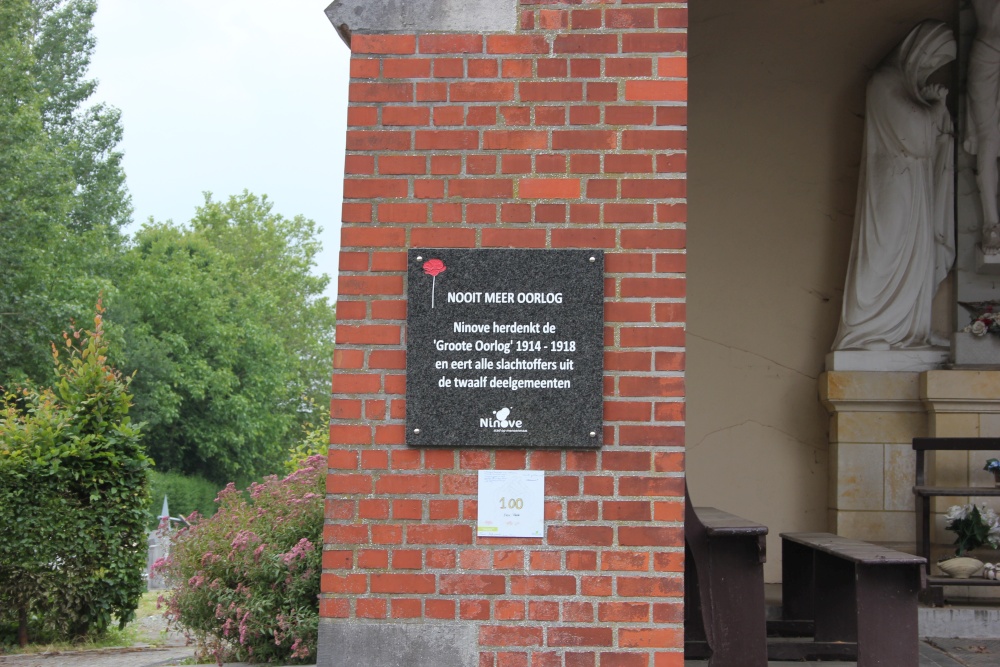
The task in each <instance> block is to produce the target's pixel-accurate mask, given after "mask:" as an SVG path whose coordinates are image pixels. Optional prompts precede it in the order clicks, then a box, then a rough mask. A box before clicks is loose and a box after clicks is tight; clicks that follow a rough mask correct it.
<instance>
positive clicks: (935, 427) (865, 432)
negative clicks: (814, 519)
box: [820, 370, 1000, 597]
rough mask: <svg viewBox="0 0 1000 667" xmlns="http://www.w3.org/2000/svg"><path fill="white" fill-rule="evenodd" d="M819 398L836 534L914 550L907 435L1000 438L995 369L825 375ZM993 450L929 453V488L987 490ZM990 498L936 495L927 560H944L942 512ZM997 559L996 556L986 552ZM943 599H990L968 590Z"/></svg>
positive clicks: (948, 538) (947, 537) (999, 381)
mask: <svg viewBox="0 0 1000 667" xmlns="http://www.w3.org/2000/svg"><path fill="white" fill-rule="evenodd" d="M820 397H821V398H822V400H823V404H824V405H825V406H826V408H827V409H828V410H829V411H830V485H829V488H830V493H829V527H830V530H831V531H833V532H836V533H837V534H839V535H844V536H846V537H853V538H857V539H862V540H867V541H871V542H878V543H882V544H887V545H891V546H895V547H897V548H900V549H902V550H904V551H911V552H912V550H913V548H914V540H915V517H914V500H913V492H912V487H913V476H914V454H913V450H912V448H911V442H912V440H913V438H915V437H921V436H929V437H998V436H1000V371H998V370H930V371H924V372H872V371H829V372H827V373H824V374H823V375H822V376H820ZM992 457H1000V452H934V453H931V454H930V456H929V466H930V467H929V475H928V476H929V479H928V482H929V483H930V484H933V485H937V486H992V485H993V477H992V475H991V474H990V473H988V472H986V471H984V470H983V469H982V468H983V465H984V463H985V461H986V459H988V458H992ZM968 502H975V503H986V504H988V505H990V506H992V507H993V509H995V510H1000V504H998V503H997V502H996V499H995V498H976V497H972V498H969V497H956V498H936V499H934V504H933V505H932V511H933V512H934V519H933V529H932V539H933V542H934V544H935V546H934V548H933V554H932V557H933V558H934V559H937V558H939V557H943V556H945V555H948V554H949V553H950V551H951V546H950V545H951V543H952V542H953V541H954V535H953V534H952V533H949V532H947V531H946V530H945V529H944V513H945V512H947V510H948V507H950V506H951V505H956V504H964V503H968ZM991 555H992V556H993V559H994V560H996V559H997V558H1000V554H997V553H996V552H990V553H988V554H986V557H987V558H989V557H990V556H991ZM951 592H952V594H958V595H966V594H967V595H968V596H973V597H993V596H994V594H993V593H992V592H991V591H982V590H979V589H976V588H974V587H970V588H969V589H967V590H964V591H955V590H952V591H951Z"/></svg>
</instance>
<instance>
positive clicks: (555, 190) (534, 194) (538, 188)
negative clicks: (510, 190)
mask: <svg viewBox="0 0 1000 667" xmlns="http://www.w3.org/2000/svg"><path fill="white" fill-rule="evenodd" d="M518 195H519V196H521V197H526V198H529V199H576V198H578V197H579V196H580V181H579V180H577V179H573V178H522V179H521V180H520V181H519V183H518Z"/></svg>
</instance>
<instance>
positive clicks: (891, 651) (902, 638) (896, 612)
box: [857, 565, 920, 667]
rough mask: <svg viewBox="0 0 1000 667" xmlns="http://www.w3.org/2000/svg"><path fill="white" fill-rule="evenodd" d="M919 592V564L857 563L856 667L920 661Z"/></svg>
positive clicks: (907, 666) (896, 665) (902, 665)
mask: <svg viewBox="0 0 1000 667" xmlns="http://www.w3.org/2000/svg"><path fill="white" fill-rule="evenodd" d="M919 592H920V570H919V566H916V565H915V566H910V567H906V566H895V567H884V566H865V565H858V566H857V598H858V611H857V614H858V615H857V627H858V667H876V666H877V667H912V666H913V665H916V664H918V663H919V662H920V659H919V637H918V630H917V594H918V593H919Z"/></svg>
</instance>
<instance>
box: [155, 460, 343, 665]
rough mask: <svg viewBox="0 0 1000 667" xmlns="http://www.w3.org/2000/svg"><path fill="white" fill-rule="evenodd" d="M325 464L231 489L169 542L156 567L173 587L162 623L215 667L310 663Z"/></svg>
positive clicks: (309, 465) (313, 651)
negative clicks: (213, 508)
mask: <svg viewBox="0 0 1000 667" xmlns="http://www.w3.org/2000/svg"><path fill="white" fill-rule="evenodd" d="M325 478H326V457H325V456H312V457H309V458H308V459H306V460H305V461H303V462H302V464H301V467H300V468H299V469H298V470H296V471H295V472H293V473H292V474H290V475H289V476H288V477H285V478H284V479H278V478H277V477H276V476H271V477H268V478H267V479H265V480H264V482H263V483H261V484H253V485H251V487H250V489H249V499H248V498H247V494H245V493H242V492H240V491H238V490H237V489H236V487H235V486H234V485H233V484H230V485H229V486H227V487H226V488H225V489H223V490H222V491H221V492H220V493H219V497H218V498H217V502H218V504H219V509H218V510H217V511H216V513H215V515H213V516H212V517H210V518H207V519H199V518H198V517H195V518H194V520H192V524H193V525H192V527H190V528H186V529H184V530H181V531H180V532H179V533H177V534H176V535H175V536H174V538H173V539H174V544H173V546H172V548H171V552H170V557H169V558H167V559H166V560H165V561H163V562H162V563H159V564H158V565H157V567H158V568H160V569H161V570H162V571H163V572H164V573H165V575H166V577H167V581H168V583H169V585H170V588H171V589H172V590H171V592H170V594H169V595H168V596H167V597H166V598H165V599H164V602H165V603H166V606H167V611H166V616H167V618H168V619H170V621H171V622H172V623H174V624H176V625H179V626H180V627H181V628H183V629H184V630H185V632H187V633H188V635H189V636H190V637H191V638H193V639H194V640H196V641H197V642H198V644H199V646H200V647H201V652H202V653H203V654H204V655H205V656H208V655H211V656H212V657H214V658H215V659H216V661H217V662H218V663H219V664H222V662H223V661H233V662H236V661H238V662H276V663H279V664H294V663H312V662H315V661H316V634H317V628H318V624H319V578H320V570H321V564H320V561H321V556H322V550H323V539H322V535H323V493H324V484H325Z"/></svg>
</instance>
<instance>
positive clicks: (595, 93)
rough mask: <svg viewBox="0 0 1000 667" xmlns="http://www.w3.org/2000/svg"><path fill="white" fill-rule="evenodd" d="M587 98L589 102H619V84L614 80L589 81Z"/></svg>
mask: <svg viewBox="0 0 1000 667" xmlns="http://www.w3.org/2000/svg"><path fill="white" fill-rule="evenodd" d="M586 99H587V101H588V102H617V101H618V84H617V83H614V82H611V83H609V82H597V81H589V82H588V83H587V93H586Z"/></svg>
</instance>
